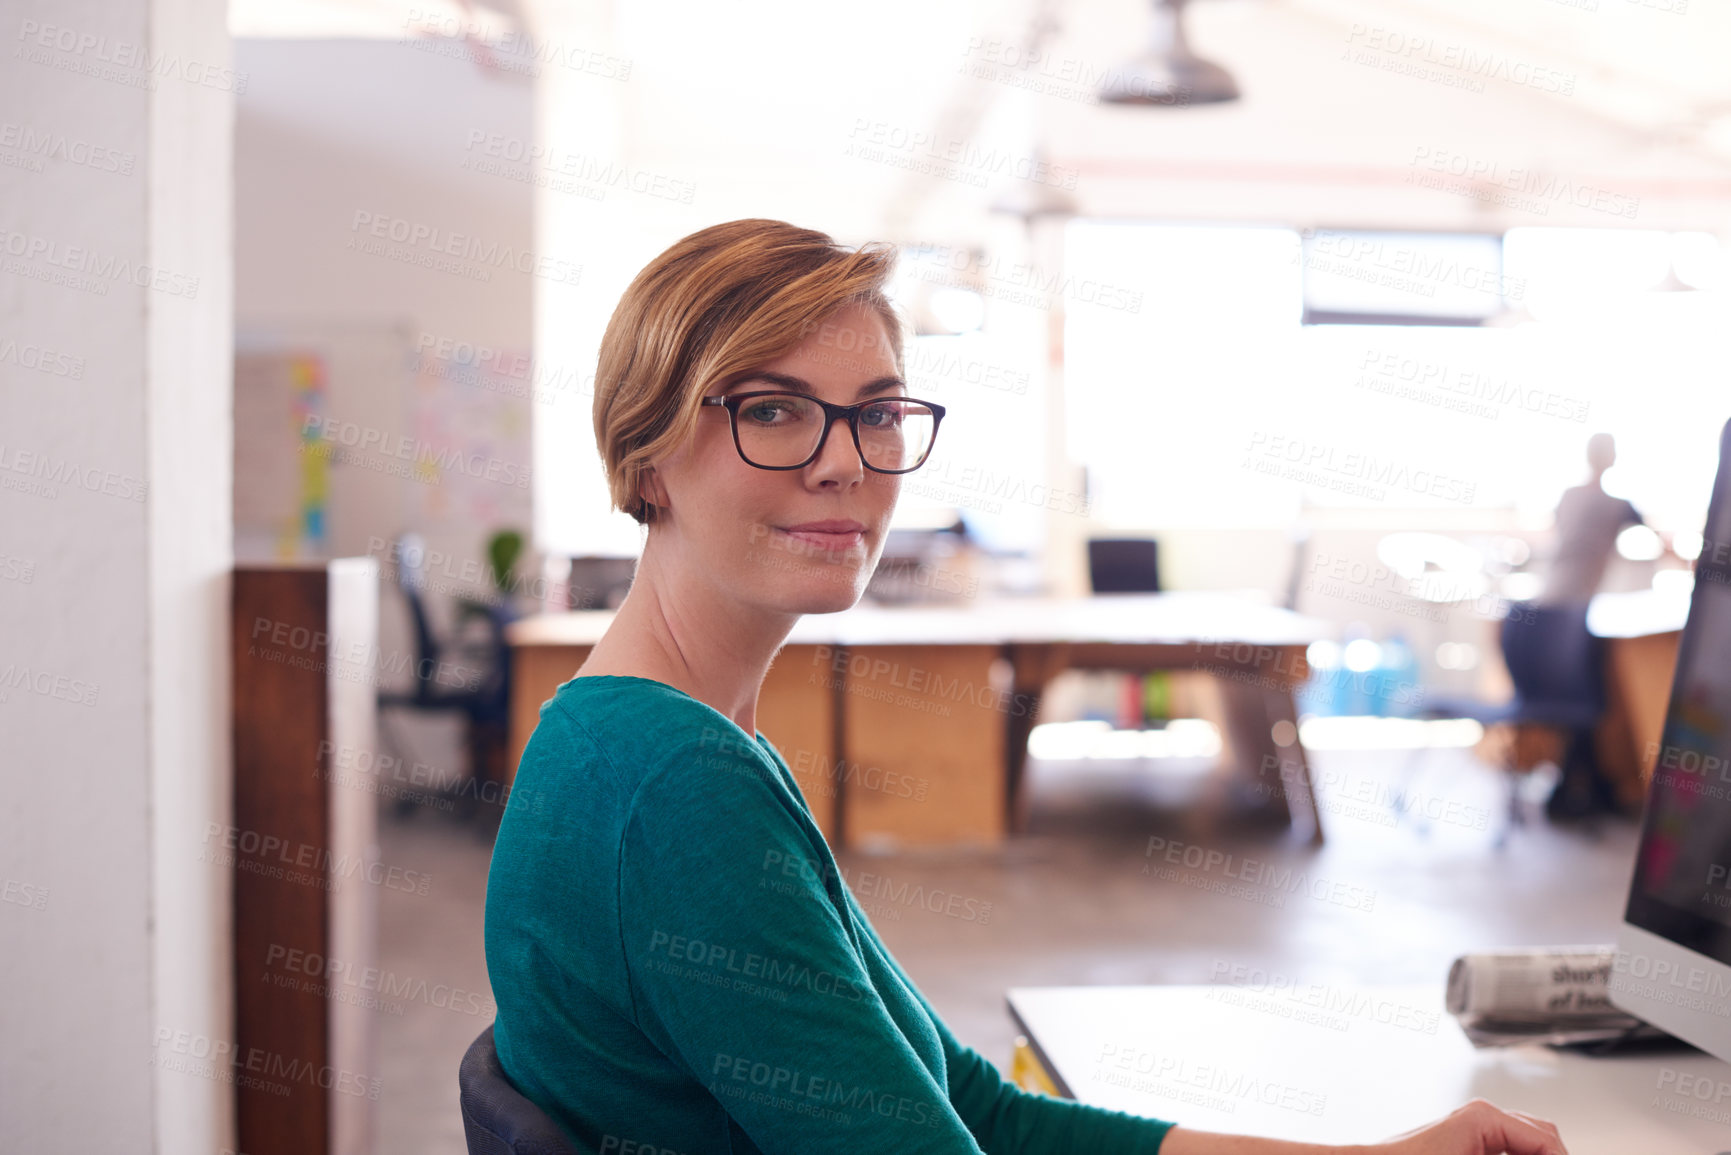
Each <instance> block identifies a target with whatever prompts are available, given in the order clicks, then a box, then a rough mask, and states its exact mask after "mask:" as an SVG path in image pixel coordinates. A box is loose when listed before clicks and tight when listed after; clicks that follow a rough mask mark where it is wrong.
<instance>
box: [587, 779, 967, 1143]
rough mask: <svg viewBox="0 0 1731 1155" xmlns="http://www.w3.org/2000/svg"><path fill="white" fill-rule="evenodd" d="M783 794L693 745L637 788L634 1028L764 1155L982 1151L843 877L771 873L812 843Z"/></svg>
mask: <svg viewBox="0 0 1731 1155" xmlns="http://www.w3.org/2000/svg"><path fill="white" fill-rule="evenodd" d="M782 793H784V792H783V791H781V790H780V788H779V784H776V783H774V781H773V778H772V776H771V775H770V773H769V771H768V770H767V769H766V768H764V767H763V766H762V765H761V764H760V763H759V762H758V761H757V760H756V759H754V758H752V757H751V756H750V755H747V754H737V755H724V756H718V755H717V753H716V752H715V751H714V750H713V749H712V750H709V751H706V752H702V753H700V752H698V751H696V750H693V749H690V748H689V746H688V747H687V748H686V749H684V750H683V751H681V752H679V753H676V754H675V755H673V756H671V757H670V758H669V759H668V760H667V761H665V762H664V763H663V764H662V765H661V766H659V767H657V768H656V769H654V770H652V771H650V772H649V774H648V775H647V776H646V777H645V778H644V779H643V781H642V783H641V784H640V785H639V787H638V788H637V791H636V794H635V796H634V798H633V800H632V804H631V808H630V811H629V815H628V817H627V819H626V823H625V826H624V829H623V831H622V837H621V842H620V849H619V874H618V877H619V899H618V901H619V907H618V909H619V933H620V945H621V949H622V951H623V957H624V961H625V966H626V971H627V976H628V988H629V993H630V999H631V1002H632V1013H633V1015H634V1017H635V1018H636V1020H637V1025H638V1027H639V1028H640V1029H641V1030H642V1031H643V1032H644V1034H645V1035H646V1036H647V1037H648V1038H649V1039H650V1040H651V1041H652V1042H653V1043H654V1044H655V1045H656V1046H657V1047H658V1048H659V1049H660V1050H661V1051H662V1052H663V1053H664V1054H666V1055H667V1056H668V1058H669V1059H670V1060H671V1061H673V1062H674V1063H675V1064H677V1065H679V1066H682V1067H683V1068H684V1069H685V1070H686V1071H687V1072H688V1073H689V1075H690V1076H691V1077H692V1078H694V1079H695V1080H697V1081H698V1082H699V1083H701V1084H702V1085H703V1086H705V1087H706V1088H708V1089H709V1091H710V1093H711V1094H713V1095H714V1096H715V1099H716V1101H717V1102H718V1103H719V1104H720V1105H721V1106H722V1107H723V1108H724V1109H725V1111H726V1113H727V1115H728V1116H729V1117H730V1118H731V1120H732V1122H733V1124H734V1125H736V1126H738V1127H739V1128H741V1129H742V1130H743V1131H744V1132H745V1134H746V1135H747V1136H749V1137H750V1139H751V1141H752V1142H753V1143H754V1144H756V1146H757V1147H758V1148H759V1149H761V1150H762V1151H763V1152H765V1153H766V1155H778V1153H781V1155H795V1153H799V1155H803V1153H807V1152H811V1151H822V1150H843V1149H845V1150H848V1151H856V1152H860V1153H861V1155H869V1153H873V1152H885V1153H888V1152H898V1153H900V1152H905V1153H930V1155H938V1153H942V1155H979V1153H980V1148H979V1146H978V1145H977V1144H976V1143H975V1142H974V1139H973V1137H972V1135H971V1134H970V1133H969V1130H968V1128H967V1126H966V1125H965V1124H964V1123H963V1122H962V1119H961V1118H960V1117H959V1116H958V1115H957V1113H956V1112H955V1110H954V1109H953V1108H952V1107H951V1105H950V1102H949V1099H948V1096H947V1095H946V1093H945V1090H944V1088H943V1086H942V1085H941V1084H940V1083H939V1081H938V1079H937V1078H935V1077H934V1075H933V1073H932V1071H931V1070H929V1069H928V1066H927V1064H925V1063H922V1062H921V1056H920V1054H919V1053H918V1052H916V1050H915V1049H914V1043H913V1042H912V1041H910V1039H909V1038H908V1037H907V1036H905V1035H904V1034H903V1033H902V1031H901V1030H900V1029H899V1028H898V1026H897V1024H896V1022H895V1020H894V1019H893V1018H892V1017H891V1015H890V1014H889V1011H888V1009H887V1008H886V1006H885V1004H884V1002H883V1000H882V998H881V997H880V995H879V993H878V992H877V990H876V989H875V988H874V986H873V984H872V981H871V979H870V976H869V975H868V974H867V972H866V969H865V964H864V961H863V960H862V958H861V957H860V954H859V948H858V947H857V946H856V944H855V942H854V940H853V939H851V938H850V937H849V931H848V927H847V926H846V925H845V924H844V922H843V920H842V915H841V911H840V909H838V908H839V907H840V906H841V905H842V904H843V903H844V902H845V898H844V897H843V895H844V894H845V891H844V890H843V889H842V884H841V882H840V880H839V878H836V877H833V874H831V875H830V876H828V877H825V876H820V874H819V872H815V871H807V872H786V871H782V870H779V869H773V868H772V867H773V866H774V865H775V864H778V863H783V862H787V861H790V860H798V861H805V860H809V859H810V858H811V856H812V854H813V847H812V844H811V842H810V836H809V835H808V834H807V832H806V830H805V829H804V828H803V827H802V825H801V823H800V821H799V819H798V818H797V817H796V815H795V813H794V812H793V811H792V810H791V809H789V806H790V802H789V801H788V800H786V799H784V798H783V797H782V796H781V794H782ZM926 1042H927V1044H928V1045H929V1047H930V1051H929V1061H937V1062H941V1057H940V1056H939V1054H938V1053H937V1051H938V1045H937V1041H936V1040H929V1039H928V1040H926Z"/></svg>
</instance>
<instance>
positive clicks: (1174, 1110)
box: [1009, 974, 1731, 1155]
mask: <svg viewBox="0 0 1731 1155" xmlns="http://www.w3.org/2000/svg"><path fill="white" fill-rule="evenodd" d="M1009 999H1010V1004H1011V1006H1012V1007H1013V1008H1014V1010H1015V1011H1016V1013H1017V1014H1018V1015H1019V1016H1020V1018H1021V1020H1022V1022H1023V1023H1024V1024H1025V1025H1026V1028H1027V1030H1028V1032H1029V1034H1030V1036H1031V1037H1032V1039H1033V1040H1034V1041H1035V1042H1037V1043H1038V1045H1039V1048H1040V1050H1041V1052H1042V1053H1043V1054H1044V1055H1045V1056H1046V1058H1047V1059H1048V1060H1049V1062H1050V1063H1051V1064H1052V1065H1054V1066H1055V1067H1056V1068H1057V1073H1058V1075H1059V1077H1060V1078H1062V1079H1063V1081H1064V1083H1065V1084H1066V1085H1067V1086H1068V1088H1069V1090H1070V1093H1071V1094H1073V1095H1074V1096H1075V1097H1076V1098H1077V1099H1078V1100H1079V1101H1081V1102H1083V1103H1090V1104H1095V1105H1098V1106H1103V1107H1111V1108H1114V1109H1116V1110H1120V1111H1129V1112H1132V1113H1135V1114H1139V1115H1147V1116H1151V1117H1153V1118H1158V1119H1166V1120H1168V1121H1171V1122H1175V1123H1179V1124H1181V1125H1188V1126H1191V1127H1195V1128H1197V1129H1199V1130H1204V1131H1223V1132H1228V1133H1236V1134H1245V1135H1260V1136H1265V1137H1270V1138H1281V1139H1291V1140H1298V1141H1304V1142H1313V1143H1376V1142H1381V1141H1382V1140H1385V1139H1388V1138H1391V1137H1392V1136H1394V1135H1398V1134H1400V1133H1401V1132H1403V1131H1407V1130H1410V1129H1412V1128H1413V1127H1417V1126H1421V1125H1423V1124H1425V1123H1427V1122H1431V1121H1433V1120H1435V1119H1440V1118H1442V1117H1443V1116H1444V1115H1446V1114H1448V1113H1449V1112H1450V1111H1452V1110H1454V1109H1455V1108H1456V1107H1458V1106H1460V1105H1461V1104H1462V1103H1465V1102H1466V1101H1467V1100H1469V1099H1473V1098H1483V1099H1488V1100H1490V1101H1491V1102H1492V1103H1495V1104H1496V1105H1497V1106H1499V1107H1504V1108H1507V1109H1512V1110H1518V1111H1525V1112H1527V1113H1529V1114H1532V1115H1536V1116H1538V1117H1540V1118H1543V1119H1549V1120H1550V1121H1551V1122H1553V1123H1555V1124H1556V1125H1557V1127H1558V1128H1559V1130H1560V1131H1561V1132H1562V1136H1563V1142H1564V1143H1565V1144H1566V1145H1567V1147H1568V1150H1569V1155H1716V1153H1718V1152H1731V1064H1727V1063H1723V1062H1720V1061H1719V1060H1717V1059H1713V1058H1711V1057H1709V1056H1706V1055H1703V1054H1701V1053H1699V1052H1696V1051H1690V1050H1679V1051H1668V1052H1664V1053H1654V1054H1642V1055H1625V1056H1620V1057H1602V1058H1594V1057H1589V1056H1585V1055H1577V1054H1573V1053H1569V1052H1563V1051H1555V1050H1552V1049H1550V1048H1548V1047H1542V1046H1518V1047H1508V1048H1495V1049H1489V1048H1487V1049H1475V1048H1474V1047H1473V1046H1472V1044H1471V1043H1469V1042H1468V1041H1467V1039H1466V1036H1465V1035H1463V1034H1462V1033H1461V1031H1460V1028H1459V1027H1458V1026H1457V1025H1456V1023H1455V1020H1454V1018H1453V1017H1452V1016H1450V1015H1449V1014H1447V1013H1446V1012H1444V1010H1443V1002H1442V1000H1443V984H1442V983H1440V982H1439V983H1436V984H1433V985H1425V986H1408V987H1355V988H1342V987H1329V986H1325V985H1322V984H1317V985H1308V984H1300V983H1285V982H1278V981H1273V980H1271V979H1270V977H1269V976H1267V975H1265V974H1256V975H1252V976H1250V981H1247V982H1246V984H1245V985H1235V984H1231V983H1222V984H1220V985H1218V986H1192V987H1184V986H1171V987H1028V988H1020V989H1016V990H1012V991H1010V992H1009ZM1699 1079H1705V1080H1707V1082H1706V1083H1704V1084H1702V1083H1692V1082H1689V1080H1699ZM1703 1088H1705V1089H1706V1094H1707V1097H1706V1098H1705V1099H1702V1098H1700V1097H1699V1096H1700V1095H1701V1094H1702V1093H1703ZM1715 1096H1717V1097H1718V1098H1717V1102H1715ZM1691 1112H1698V1113H1691Z"/></svg>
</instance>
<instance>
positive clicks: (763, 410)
mask: <svg viewBox="0 0 1731 1155" xmlns="http://www.w3.org/2000/svg"><path fill="white" fill-rule="evenodd" d="M788 410H789V407H788V405H787V403H786V402H784V401H759V402H758V403H756V404H755V405H748V406H746V408H745V415H746V416H747V417H749V418H750V419H751V420H753V421H756V422H759V423H760V424H765V425H767V424H769V423H770V422H771V421H774V420H775V417H776V414H778V413H787V412H788Z"/></svg>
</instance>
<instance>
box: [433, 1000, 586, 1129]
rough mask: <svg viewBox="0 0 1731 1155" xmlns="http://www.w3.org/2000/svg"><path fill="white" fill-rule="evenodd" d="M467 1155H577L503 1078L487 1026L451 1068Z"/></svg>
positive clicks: (550, 1122)
mask: <svg viewBox="0 0 1731 1155" xmlns="http://www.w3.org/2000/svg"><path fill="white" fill-rule="evenodd" d="M457 1089H458V1094H459V1099H460V1102H461V1104H462V1108H463V1138H464V1140H465V1141H466V1142H467V1143H468V1145H469V1155H582V1153H581V1152H580V1151H579V1150H578V1148H577V1147H576V1146H575V1145H574V1144H573V1143H572V1142H571V1139H570V1137H569V1136H567V1135H566V1134H565V1132H564V1130H563V1129H562V1128H561V1127H560V1126H559V1124H557V1123H555V1122H554V1121H553V1119H552V1117H551V1116H549V1115H548V1114H547V1113H546V1112H545V1111H543V1110H541V1108H539V1107H537V1106H535V1104H534V1103H531V1102H530V1101H529V1100H528V1099H526V1098H524V1097H523V1095H522V1094H521V1093H520V1092H519V1091H518V1090H517V1088H515V1087H513V1086H512V1085H511V1082H510V1080H509V1079H507V1078H505V1069H504V1068H503V1067H501V1066H500V1065H499V1052H498V1051H497V1050H496V1049H495V1048H494V1046H493V1026H492V1024H491V1023H489V1024H488V1025H487V1029H486V1030H484V1031H482V1032H481V1033H480V1035H479V1036H477V1037H476V1039H475V1041H474V1042H472V1043H470V1044H469V1049H468V1050H467V1051H466V1052H464V1054H463V1062H462V1065H461V1066H460V1067H458V1068H457Z"/></svg>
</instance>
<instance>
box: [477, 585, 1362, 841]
mask: <svg viewBox="0 0 1731 1155" xmlns="http://www.w3.org/2000/svg"><path fill="white" fill-rule="evenodd" d="M612 620H613V614H612V612H611V611H581V612H576V613H565V614H545V615H541V616H538V617H534V618H527V619H524V620H523V621H520V622H517V623H515V624H514V625H512V626H511V627H510V629H509V631H508V632H507V639H508V640H509V642H510V644H511V647H512V654H513V659H512V661H513V666H512V671H513V681H512V692H511V698H512V702H511V759H510V764H511V766H512V767H513V768H514V767H515V766H516V764H517V761H518V759H519V758H520V757H521V755H522V750H523V746H524V744H525V743H526V742H527V741H528V739H529V734H530V733H531V732H533V730H534V728H535V724H536V722H537V721H538V720H539V717H540V707H541V703H542V702H544V701H545V700H546V699H548V698H549V697H551V696H552V694H553V691H554V690H555V689H556V688H557V687H558V685H559V684H560V683H561V682H563V681H565V680H566V679H568V678H569V677H571V675H572V674H574V673H575V672H576V670H577V668H578V666H580V665H581V664H582V663H583V661H584V659H585V658H587V656H588V654H589V650H590V648H591V647H592V646H594V644H595V643H596V642H597V641H599V640H600V638H601V635H602V634H603V633H605V632H606V629H607V627H608V626H609V625H610V624H611V623H612ZM1330 634H1331V629H1330V627H1329V626H1328V624H1327V623H1325V622H1322V621H1319V620H1317V619H1314V618H1306V617H1302V616H1300V615H1298V614H1294V613H1291V612H1290V611H1287V610H1284V609H1280V608H1278V607H1274V606H1268V605H1265V604H1260V603H1258V602H1257V601H1256V600H1254V599H1253V598H1251V597H1245V596H1236V595H1232V594H1225V593H1213V592H1181V593H1165V594H1119V595H1105V596H1099V597H1092V598H1014V599H1011V598H1005V599H990V600H979V601H974V602H970V603H968V604H967V605H966V606H962V607H956V606H944V605H920V606H909V607H895V608H889V607H879V606H871V605H864V604H862V605H858V606H855V607H854V608H852V609H850V610H847V611H845V612H843V613H839V614H814V615H807V616H806V617H803V618H801V619H800V620H799V622H798V623H797V624H796V625H795V627H794V629H793V632H792V633H791V634H790V635H789V637H788V640H787V644H786V645H785V646H784V647H783V648H782V650H781V652H780V653H779V654H778V655H777V657H776V660H775V663H774V665H773V666H772V667H771V669H770V673H769V677H768V678H767V679H766V681H765V683H764V687H763V693H762V695H761V696H760V697H759V706H758V729H759V730H761V731H762V732H763V733H764V734H765V735H767V736H768V737H769V738H770V739H771V740H772V741H773V742H775V744H776V746H777V748H778V749H780V750H781V752H782V755H783V756H784V757H785V758H786V759H787V761H788V765H789V767H790V768H791V769H792V770H793V771H794V773H795V775H796V776H797V777H798V779H799V783H800V788H801V789H802V790H804V791H805V793H806V800H807V802H808V804H810V806H811V809H812V813H813V816H814V817H815V818H816V819H817V821H818V824H819V826H820V827H821V828H822V829H823V831H824V835H825V837H826V838H829V839H830V840H831V842H832V843H835V844H838V845H843V846H848V845H853V846H858V845H863V844H867V843H870V842H873V841H878V840H885V841H888V840H893V841H895V842H899V843H903V844H911V845H953V844H982V845H992V844H995V843H998V842H1000V841H1002V840H1003V839H1004V838H1005V837H1006V836H1007V835H1008V834H1009V833H1012V832H1014V831H1017V830H1019V829H1021V828H1022V827H1023V826H1024V824H1025V822H1026V810H1027V803H1026V794H1025V791H1024V790H1023V789H1022V780H1023V771H1024V768H1025V764H1026V759H1027V742H1028V734H1029V732H1030V731H1031V730H1032V729H1033V727H1034V724H1035V722H1036V721H1037V720H1038V718H1039V708H1040V701H1041V698H1042V695H1043V694H1044V692H1045V688H1046V686H1047V684H1048V683H1050V681H1051V680H1052V679H1053V678H1054V677H1056V676H1057V675H1058V674H1059V673H1061V672H1063V671H1064V670H1066V669H1112V670H1128V671H1146V670H1156V669H1191V670H1197V671H1201V672H1205V673H1208V674H1211V675H1213V676H1214V678H1215V679H1216V681H1217V683H1218V685H1219V688H1220V691H1221V693H1220V698H1221V702H1222V706H1223V710H1224V715H1225V716H1224V717H1223V719H1222V729H1223V735H1222V736H1223V739H1224V742H1225V746H1226V756H1225V757H1224V758H1223V760H1222V767H1223V772H1224V773H1227V774H1231V775H1236V776H1237V777H1238V778H1239V779H1240V780H1241V781H1244V782H1247V783H1253V784H1254V785H1256V786H1257V787H1259V788H1260V789H1259V791H1258V792H1259V793H1261V794H1263V795H1264V796H1265V797H1266V798H1267V803H1268V807H1269V809H1270V811H1271V812H1272V813H1274V814H1275V815H1276V816H1278V817H1281V818H1285V819H1287V820H1289V821H1291V822H1293V823H1294V824H1295V825H1296V826H1298V827H1299V828H1300V829H1302V830H1304V831H1305V832H1306V833H1307V834H1309V835H1310V836H1311V837H1312V838H1313V839H1314V840H1316V841H1321V837H1322V832H1321V827H1320V824H1318V823H1317V821H1316V806H1315V803H1314V800H1313V799H1312V798H1311V796H1310V794H1309V789H1310V786H1309V784H1310V774H1309V772H1308V768H1307V767H1306V765H1305V761H1304V749H1303V746H1302V745H1301V744H1300V743H1299V741H1298V729H1297V715H1296V710H1295V706H1294V702H1293V691H1294V688H1295V687H1296V686H1298V685H1300V684H1302V683H1303V682H1304V680H1305V679H1306V678H1307V677H1308V676H1309V666H1308V665H1307V664H1306V662H1305V658H1304V653H1305V649H1306V647H1307V646H1308V645H1309V644H1310V643H1311V642H1313V641H1316V640H1318V639H1320V638H1324V637H1328V636H1330ZM1287 782H1290V783H1294V784H1296V788H1295V789H1293V790H1292V791H1291V792H1290V796H1289V795H1288V793H1287V791H1286V790H1285V788H1284V786H1283V783H1287Z"/></svg>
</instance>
